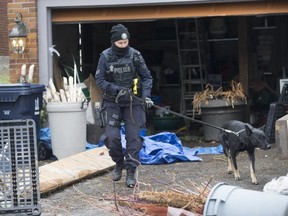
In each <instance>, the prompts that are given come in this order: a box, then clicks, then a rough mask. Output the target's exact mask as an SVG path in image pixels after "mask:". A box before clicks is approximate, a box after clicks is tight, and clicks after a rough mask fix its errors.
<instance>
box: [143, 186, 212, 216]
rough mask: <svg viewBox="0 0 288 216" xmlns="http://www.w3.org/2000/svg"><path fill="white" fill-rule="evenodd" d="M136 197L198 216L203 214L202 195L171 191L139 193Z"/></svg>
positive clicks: (203, 203) (203, 201) (203, 202)
mask: <svg viewBox="0 0 288 216" xmlns="http://www.w3.org/2000/svg"><path fill="white" fill-rule="evenodd" d="M138 197H139V199H141V200H144V201H146V202H151V203H155V204H157V205H160V206H173V207H176V208H182V209H186V210H188V211H191V212H195V213H199V214H202V213H203V209H204V205H205V201H206V197H205V196H203V195H197V194H190V193H189V194H188V193H182V192H175V191H171V190H166V191H162V192H157V191H140V192H139V196H138Z"/></svg>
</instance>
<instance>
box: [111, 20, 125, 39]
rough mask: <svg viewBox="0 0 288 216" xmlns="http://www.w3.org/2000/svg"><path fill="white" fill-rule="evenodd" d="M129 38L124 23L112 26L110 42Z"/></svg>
mask: <svg viewBox="0 0 288 216" xmlns="http://www.w3.org/2000/svg"><path fill="white" fill-rule="evenodd" d="M129 38H130V34H129V32H128V29H127V28H126V27H125V26H124V25H122V24H118V25H115V26H113V27H112V29H111V42H115V41H118V40H125V39H129Z"/></svg>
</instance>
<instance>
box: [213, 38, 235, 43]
mask: <svg viewBox="0 0 288 216" xmlns="http://www.w3.org/2000/svg"><path fill="white" fill-rule="evenodd" d="M238 40H239V38H215V39H208V41H209V42H226V41H238Z"/></svg>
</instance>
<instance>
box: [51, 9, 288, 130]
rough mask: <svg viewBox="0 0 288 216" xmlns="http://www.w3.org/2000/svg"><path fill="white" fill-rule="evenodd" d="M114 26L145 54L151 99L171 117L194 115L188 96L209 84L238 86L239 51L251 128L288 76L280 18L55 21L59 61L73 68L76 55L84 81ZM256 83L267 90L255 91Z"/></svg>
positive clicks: (283, 23) (284, 17) (287, 34)
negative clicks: (124, 29) (123, 29)
mask: <svg viewBox="0 0 288 216" xmlns="http://www.w3.org/2000/svg"><path fill="white" fill-rule="evenodd" d="M118 23H122V24H124V25H125V26H126V27H127V28H128V30H129V32H130V35H131V39H130V46H132V47H134V48H135V49H138V50H139V51H140V52H141V53H142V55H143V57H144V59H145V60H146V63H147V66H148V68H149V69H150V70H151V72H152V75H153V77H154V85H153V92H152V95H153V97H154V99H155V100H160V101H157V102H158V103H159V104H160V105H161V106H169V107H170V109H171V110H173V111H176V112H181V113H183V114H186V115H189V116H191V115H192V112H191V111H192V104H191V102H192V98H193V94H194V93H195V92H198V91H202V90H203V89H204V88H205V86H206V84H208V83H209V84H212V85H213V86H214V87H215V89H217V88H219V87H223V89H226V88H229V86H230V82H231V80H235V81H237V82H239V68H241V66H242V65H241V63H240V62H241V60H240V59H241V57H240V56H241V55H243V53H242V54H241V52H243V47H244V49H246V51H247V52H246V53H245V55H246V54H247V55H248V56H247V57H246V58H247V59H248V63H247V69H248V73H247V77H246V78H245V80H246V81H247V83H248V84H247V83H245V85H247V86H248V89H247V90H248V91H247V92H245V93H246V95H247V100H248V104H249V106H250V107H251V108H250V112H251V113H252V114H250V117H249V119H248V121H250V123H251V124H255V125H257V124H259V125H260V124H261V123H262V122H265V118H266V117H267V114H268V111H269V105H270V103H271V102H274V101H277V100H278V97H279V95H280V89H279V88H280V87H279V80H280V79H285V78H286V77H287V76H288V74H287V70H288V61H287V58H288V53H287V50H288V43H287V38H288V32H287V29H288V28H287V26H288V17H287V15H285V14H279V15H259V16H255V15H254V16H221V17H220V16H217V17H203V18H171V19H143V20H128V21H127V20H126V21H117V22H116V21H93V22H54V23H52V41H53V42H52V43H53V45H55V48H56V49H57V50H58V51H59V53H60V54H61V56H60V58H58V59H57V61H58V63H61V64H64V65H70V66H71V67H72V66H73V58H75V60H76V63H77V65H78V67H79V70H80V71H81V73H82V75H83V79H86V78H87V77H88V76H89V75H90V74H92V75H93V76H94V74H95V71H96V67H97V63H98V59H99V55H100V53H101V52H102V51H103V50H104V49H106V48H108V47H109V46H110V30H111V27H112V26H113V25H115V24H118ZM243 23H244V26H245V28H244V29H243ZM245 33H246V34H245ZM243 35H244V36H243ZM245 35H247V37H245ZM184 74H185V75H184ZM259 82H264V83H265V84H267V85H266V88H265V89H261V90H259V89H258V90H259V91H258V90H257V88H255V86H256V87H257V86H258V87H260V85H257V84H258V83H259ZM252 84H254V85H252ZM252 86H254V87H252ZM185 98H189V99H185ZM152 115H153V114H152Z"/></svg>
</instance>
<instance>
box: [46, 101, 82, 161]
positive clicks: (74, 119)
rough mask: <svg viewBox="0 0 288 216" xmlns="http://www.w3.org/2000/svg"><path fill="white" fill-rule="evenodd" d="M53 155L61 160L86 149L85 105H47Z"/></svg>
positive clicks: (79, 103)
mask: <svg viewBox="0 0 288 216" xmlns="http://www.w3.org/2000/svg"><path fill="white" fill-rule="evenodd" d="M46 108H47V113H48V118H49V126H50V131H51V143H52V151H53V155H55V156H56V157H57V159H62V158H65V157H68V156H71V155H74V154H77V153H80V152H83V151H85V149H86V109H87V106H86V104H85V105H84V107H83V103H82V102H67V103H48V104H47V107H46Z"/></svg>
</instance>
